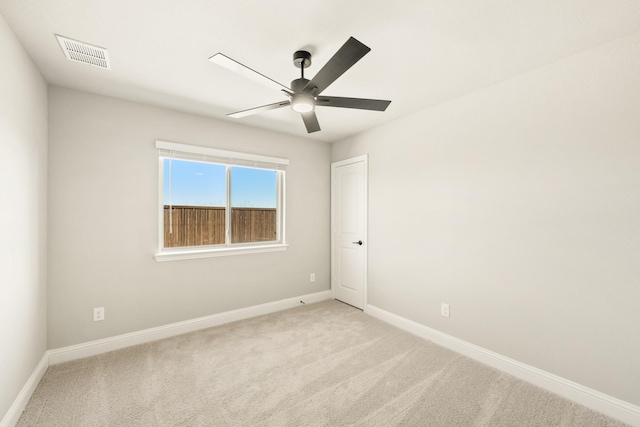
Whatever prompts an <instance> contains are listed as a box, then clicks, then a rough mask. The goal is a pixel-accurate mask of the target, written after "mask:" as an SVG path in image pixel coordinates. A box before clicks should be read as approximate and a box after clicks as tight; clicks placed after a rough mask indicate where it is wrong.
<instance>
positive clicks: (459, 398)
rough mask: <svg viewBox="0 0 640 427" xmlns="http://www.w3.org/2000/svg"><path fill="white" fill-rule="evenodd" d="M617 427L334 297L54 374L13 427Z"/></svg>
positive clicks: (54, 370) (78, 364)
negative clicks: (372, 316) (334, 299)
mask: <svg viewBox="0 0 640 427" xmlns="http://www.w3.org/2000/svg"><path fill="white" fill-rule="evenodd" d="M340 425H358V426H393V425H406V426H545V427H546V426H581V427H582V426H623V425H624V424H621V423H618V422H617V421H614V420H612V419H610V418H607V417H605V416H604V415H601V414H598V413H596V412H593V411H591V410H589V409H587V408H585V407H582V406H579V405H577V404H574V403H571V402H569V401H567V400H565V399H562V398H560V397H558V396H555V395H552V394H550V393H547V392H545V391H543V390H541V389H539V388H536V387H534V386H531V385H529V384H527V383H525V382H522V381H520V380H517V379H515V378H514V377H511V376H509V375H507V374H504V373H501V372H499V371H497V370H495V369H492V368H490V367H487V366H484V365H482V364H480V363H477V362H475V361H473V360H471V359H469V358H466V357H464V356H461V355H459V354H457V353H453V352H451V351H449V350H446V349H444V348H442V347H439V346H437V345H435V344H433V343H431V342H429V341H425V340H423V339H421V338H418V337H415V336H413V335H410V334H408V333H405V332H404V331H401V330H398V329H396V328H394V327H392V326H389V325H387V324H385V323H383V322H380V321H378V320H376V319H373V318H371V317H369V316H367V315H365V314H363V313H362V312H361V311H359V310H356V309H354V308H352V307H350V306H347V305H345V304H342V303H339V302H336V301H325V302H322V303H318V304H310V305H306V306H300V307H298V308H295V309H292V310H287V311H284V312H280V313H275V314H270V315H266V316H261V317H257V318H254V319H249V320H244V321H241V322H236V323H232V324H228V325H225V326H220V327H217V328H211V329H207V330H203V331H199V332H194V333H191V334H187V335H181V336H178V337H174V338H169V339H165V340H162V341H156V342H153V343H149V344H144V345H140V346H136V347H132V348H128V349H123V350H119V351H114V352H111V353H107V354H103V355H99V356H95V357H91V358H88V359H83V360H78V361H74V362H69V363H65V364H61V365H56V366H51V367H50V368H49V370H48V371H47V373H46V374H45V376H44V378H43V379H42V382H41V383H40V385H39V386H38V388H37V390H36V391H35V393H34V395H33V397H32V399H31V401H30V402H29V404H28V406H27V408H26V411H25V412H24V414H23V416H22V418H21V419H20V421H19V423H18V426H20V427H26V426H64V427H72V426H340Z"/></svg>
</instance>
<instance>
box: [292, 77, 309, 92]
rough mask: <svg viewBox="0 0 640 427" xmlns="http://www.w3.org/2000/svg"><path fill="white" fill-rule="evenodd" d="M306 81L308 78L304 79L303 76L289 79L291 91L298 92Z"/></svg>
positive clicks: (307, 81)
mask: <svg viewBox="0 0 640 427" xmlns="http://www.w3.org/2000/svg"><path fill="white" fill-rule="evenodd" d="M307 83H309V79H305V78H304V77H303V78H299V79H295V80H291V90H292V91H293V93H300V92H302V89H304V88H305V86H306V85H307Z"/></svg>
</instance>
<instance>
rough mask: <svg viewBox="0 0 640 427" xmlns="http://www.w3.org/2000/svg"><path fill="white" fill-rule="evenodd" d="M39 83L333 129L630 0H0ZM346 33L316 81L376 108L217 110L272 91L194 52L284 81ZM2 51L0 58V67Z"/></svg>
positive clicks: (559, 55) (568, 49) (591, 29)
mask: <svg viewBox="0 0 640 427" xmlns="http://www.w3.org/2000/svg"><path fill="white" fill-rule="evenodd" d="M0 14H2V15H3V16H4V18H5V20H6V21H7V23H8V24H9V26H10V27H11V28H12V29H13V31H14V32H15V34H16V36H17V37H18V39H19V40H20V41H21V43H22V44H23V46H24V47H25V49H26V50H27V51H28V52H29V54H30V55H31V57H32V58H33V61H34V62H35V64H36V65H37V67H38V68H39V69H40V71H41V72H42V75H43V76H44V78H45V79H46V81H47V82H48V83H50V84H53V85H58V86H64V87H69V88H73V89H79V90H84V91H88V92H93V93H98V94H103V95H108V96H114V97H118V98H124V99H128V100H132V101H138V102H143V103H148V104H153V105H158V106H163V107H168V108H173V109H176V110H181V111H185V112H189V113H196V114H201V115H205V116H210V117H215V118H219V119H222V120H229V121H233V122H234V123H241V124H246V125H248V126H256V127H261V128H265V129H271V130H275V131H279V132H284V133H289V134H294V135H299V136H304V137H308V138H312V139H316V140H322V141H336V140H339V139H342V138H344V137H346V136H349V135H352V134H356V133H359V132H362V131H364V130H366V129H369V128H372V127H374V126H377V125H380V124H382V123H384V122H388V121H391V120H394V119H396V118H398V117H401V116H405V115H408V114H411V113H412V112H414V111H417V110H420V109H423V108H427V107H431V106H434V105H436V104H440V103H443V102H446V101H448V100H450V99H453V98H456V97H459V96H461V95H464V94H466V93H469V92H473V91H475V90H478V89H481V88H484V87H487V86H490V85H492V84H495V83H497V82H500V81H504V80H506V79H509V78H512V77H514V76H517V75H519V74H523V73H526V72H528V71H530V70H533V69H535V68H538V67H541V66H544V65H546V64H549V63H551V62H555V61H558V60H561V59H563V58H565V57H568V56H571V55H573V54H576V53H578V52H580V51H583V50H586V49H589V48H591V47H594V46H596V45H599V44H602V43H607V42H609V41H612V40H614V39H616V38H619V37H622V36H625V35H628V34H632V33H635V32H637V31H639V30H640V1H638V0H535V1H533V0H529V1H525V0H516V1H514V0H399V1H393V2H390V1H388V0H384V1H378V0H375V1H372V0H349V1H345V0H315V1H314V0H308V1H295V0H268V1H266V0H235V1H231V0H108V1H103V0H0ZM55 34H60V35H63V36H66V37H70V38H73V39H76V40H80V41H83V42H87V43H91V44H95V45H98V46H102V47H105V48H107V49H108V51H109V55H110V58H111V66H112V69H111V70H102V69H98V68H95V67H91V66H88V65H84V64H79V63H74V62H71V61H69V60H67V59H66V58H65V57H64V55H63V53H62V50H61V49H60V46H59V44H58V43H57V40H56V38H55ZM349 36H353V37H355V38H357V39H358V40H360V41H361V42H363V43H364V44H366V45H367V46H369V47H370V48H371V52H370V53H369V54H368V55H366V56H365V57H364V58H363V59H362V60H361V61H360V62H358V63H357V64H356V65H355V66H354V67H353V68H351V69H350V70H348V71H347V72H346V73H345V74H344V75H343V76H342V77H340V78H339V79H338V80H337V81H336V82H335V83H334V84H332V85H331V86H330V87H329V88H328V89H327V90H326V91H325V92H324V93H323V94H324V95H331V96H346V97H362V98H377V99H390V100H392V103H391V105H390V106H389V108H388V109H387V111H386V112H383V113H381V112H372V111H358V110H351V109H341V108H323V107H320V108H318V109H317V115H318V119H319V121H320V126H321V127H322V131H320V132H316V133H314V134H311V135H308V134H307V133H306V130H305V127H304V125H303V123H302V120H301V118H300V117H299V115H298V114H297V113H294V112H293V111H292V110H290V109H289V108H282V109H280V110H274V111H268V112H264V113H262V114H260V115H255V116H252V117H247V118H242V119H230V118H227V117H226V114H227V113H230V112H234V111H238V110H243V109H247V108H252V107H256V106H259V105H263V104H269V103H273V102H277V101H281V100H284V99H286V98H284V96H283V95H282V94H280V93H278V92H274V91H273V90H270V89H269V88H267V87H264V86H262V85H260V84H258V83H255V82H253V81H251V80H248V79H245V78H243V77H241V76H238V75H236V74H234V73H232V72H230V71H228V70H226V69H224V68H222V67H219V66H217V65H215V64H213V63H211V62H209V61H208V58H209V57H210V56H211V55H213V54H214V53H216V52H222V53H224V54H225V55H227V56H229V57H231V58H233V59H235V60H237V61H239V62H241V63H243V64H245V65H247V66H249V67H251V68H253V69H255V70H257V71H259V72H261V73H262V74H264V75H266V76H269V77H270V78H272V79H274V80H276V81H278V82H280V83H282V84H284V85H286V86H289V83H290V81H291V80H293V79H295V78H297V77H299V69H297V68H295V67H294V66H293V63H292V55H293V52H294V51H296V50H299V49H306V50H309V51H310V52H311V53H312V54H313V64H312V66H311V68H309V69H307V70H306V73H305V77H308V78H310V77H312V76H313V75H315V73H316V72H317V71H318V70H319V69H320V68H321V66H322V65H324V64H325V63H326V62H327V61H328V60H329V58H330V57H331V56H332V55H333V54H334V53H335V52H336V51H337V50H338V48H339V47H340V46H342V44H343V43H344V42H345V41H346V40H347V39H348V38H349ZM7 65H8V64H4V66H7Z"/></svg>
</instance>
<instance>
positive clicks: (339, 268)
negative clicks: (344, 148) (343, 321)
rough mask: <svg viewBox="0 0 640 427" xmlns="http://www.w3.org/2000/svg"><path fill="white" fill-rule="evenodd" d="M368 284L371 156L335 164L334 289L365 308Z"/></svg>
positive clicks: (336, 294) (339, 297) (339, 296)
mask: <svg viewBox="0 0 640 427" xmlns="http://www.w3.org/2000/svg"><path fill="white" fill-rule="evenodd" d="M366 287H367V156H366V155H364V156H359V157H354V158H352V159H347V160H342V161H340V162H335V163H332V164H331V289H332V291H333V297H334V298H335V299H337V300H340V301H342V302H346V303H347V304H350V305H352V306H354V307H357V308H360V309H364V306H365V304H366V290H367V289H366Z"/></svg>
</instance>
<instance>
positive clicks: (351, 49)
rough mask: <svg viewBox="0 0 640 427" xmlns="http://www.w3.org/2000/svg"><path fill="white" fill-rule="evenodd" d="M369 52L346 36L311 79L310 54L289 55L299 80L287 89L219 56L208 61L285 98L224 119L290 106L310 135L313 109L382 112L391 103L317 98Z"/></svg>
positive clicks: (313, 125)
mask: <svg viewBox="0 0 640 427" xmlns="http://www.w3.org/2000/svg"><path fill="white" fill-rule="evenodd" d="M370 50H371V49H370V48H369V47H367V46H365V45H364V44H362V43H361V42H359V41H358V40H356V39H355V38H353V37H350V38H349V40H347V42H346V43H345V44H344V45H342V47H341V48H340V49H338V51H337V52H336V53H335V54H334V55H333V57H331V59H330V60H329V62H327V63H326V64H325V65H324V67H322V69H321V70H320V71H318V74H316V76H315V77H314V78H313V79H311V80H308V79H305V78H304V69H305V68H307V67H309V66H310V65H311V54H310V53H309V52H307V51H306V50H299V51H297V52H295V53H294V54H293V64H294V65H295V66H296V67H298V68H300V78H299V79H295V80H293V81H292V82H291V88H288V87H286V86H284V85H282V84H280V83H278V82H276V81H275V80H272V79H270V78H269V77H267V76H265V75H262V74H260V73H258V72H257V71H254V70H252V69H251V68H249V67H247V66H246V65H243V64H241V63H239V62H237V61H234V60H233V59H231V58H229V57H227V56H225V55H223V54H222V53H216V54H215V55H213V56H212V57H211V58H209V60H210V61H211V62H214V63H216V64H218V65H220V66H222V67H225V68H227V69H229V70H231V71H234V72H236V73H238V74H241V75H243V76H245V77H248V78H250V79H252V80H255V81H257V82H259V83H262V84H265V85H267V86H269V87H272V88H275V89H276V90H278V91H280V92H281V93H283V94H284V95H286V96H287V97H288V98H289V99H287V100H284V101H281V102H276V103H273V104H268V105H263V106H261V107H255V108H250V109H248V110H243V111H237V112H235V113H230V114H227V116H229V117H233V118H236V119H237V118H240V117H246V116H250V115H252V114H256V113H261V112H263V111H268V110H274V109H276V108H282V107H286V106H287V105H290V106H291V108H292V109H293V110H294V111H296V112H298V113H300V114H301V116H302V121H303V122H304V125H305V127H306V128H307V132H308V133H312V132H317V131H319V130H320V124H319V123H318V118H317V117H316V113H315V107H317V106H320V107H340V108H357V109H360V110H373V111H384V110H386V109H387V107H388V106H389V104H391V101H384V100H380V99H363V98H341V97H336V96H320V94H321V93H322V92H323V91H324V90H325V89H326V88H327V87H329V85H331V84H332V83H333V82H334V81H336V79H337V78H338V77H340V76H341V75H342V74H344V72H345V71H347V70H348V69H349V68H351V67H352V66H353V65H354V64H355V63H356V62H358V61H359V60H360V59H362V57H363V56H365V55H366V54H367V53H369V51H370Z"/></svg>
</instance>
